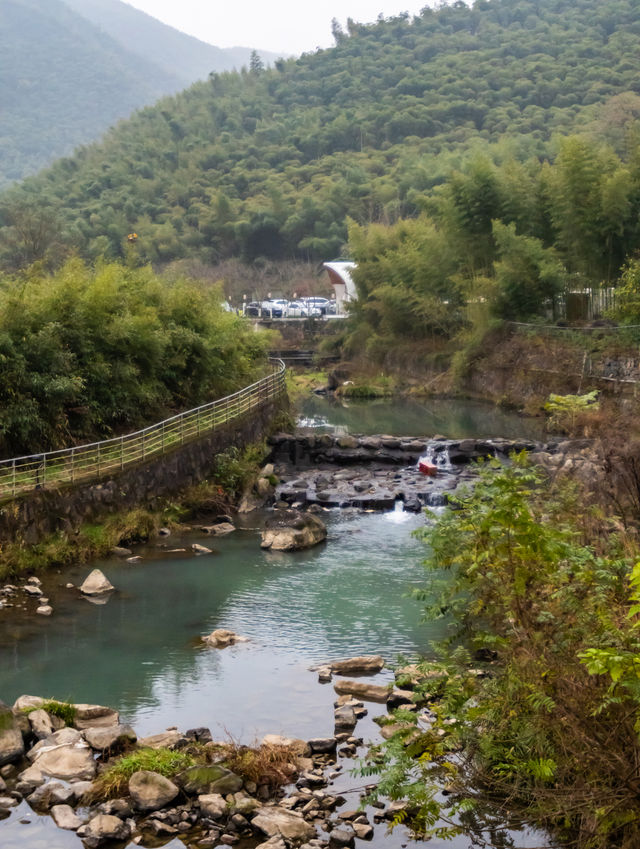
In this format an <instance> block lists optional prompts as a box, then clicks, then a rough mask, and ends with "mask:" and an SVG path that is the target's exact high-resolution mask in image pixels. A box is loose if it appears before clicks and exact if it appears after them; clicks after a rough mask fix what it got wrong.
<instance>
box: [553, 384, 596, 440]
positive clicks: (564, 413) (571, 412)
mask: <svg viewBox="0 0 640 849" xmlns="http://www.w3.org/2000/svg"><path fill="white" fill-rule="evenodd" d="M544 408H545V410H546V411H547V412H548V413H550V417H549V427H550V428H551V429H552V430H561V431H568V432H569V433H572V432H573V430H574V427H575V423H576V417H577V416H578V415H579V414H580V413H583V412H584V411H585V410H598V409H599V408H600V404H599V402H598V390H597V389H594V390H593V391H592V392H587V393H586V394H585V395H554V394H553V393H552V394H551V395H549V400H548V401H547V403H546V404H545V405H544Z"/></svg>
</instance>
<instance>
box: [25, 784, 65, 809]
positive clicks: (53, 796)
mask: <svg viewBox="0 0 640 849" xmlns="http://www.w3.org/2000/svg"><path fill="white" fill-rule="evenodd" d="M73 798H74V793H73V791H72V790H70V788H69V787H67V786H66V785H65V784H62V782H60V781H48V782H47V783H46V784H41V785H40V786H39V787H37V788H36V789H35V790H34V791H33V793H31V795H30V796H27V802H28V803H29V804H30V805H31V807H32V808H35V810H37V811H48V810H49V808H51V807H53V806H54V805H66V804H67V803H68V802H70V801H71V800H72V799H73Z"/></svg>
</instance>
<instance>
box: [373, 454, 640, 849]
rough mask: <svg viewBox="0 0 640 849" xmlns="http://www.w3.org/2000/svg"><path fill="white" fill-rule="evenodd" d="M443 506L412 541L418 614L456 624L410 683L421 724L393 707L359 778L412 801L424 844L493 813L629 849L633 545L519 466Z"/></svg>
mask: <svg viewBox="0 0 640 849" xmlns="http://www.w3.org/2000/svg"><path fill="white" fill-rule="evenodd" d="M453 502H454V504H455V505H456V506H457V508H458V509H457V510H454V511H447V513H445V514H442V515H441V516H439V517H438V518H437V519H436V520H434V521H432V522H431V523H430V524H429V525H428V526H427V527H426V529H425V530H424V531H423V532H421V533H420V536H421V538H422V539H423V540H424V542H425V543H426V544H427V545H428V546H429V556H428V559H427V561H426V568H427V570H428V571H429V573H430V577H429V581H428V584H427V586H428V588H427V589H425V590H424V591H421V593H420V597H421V598H422V599H423V600H424V601H425V603H426V608H425V613H426V615H427V616H428V617H429V618H433V617H434V616H435V617H443V616H444V617H447V618H448V619H449V621H450V622H451V623H452V630H451V642H450V644H449V648H448V649H447V650H446V655H447V656H448V658H449V659H448V661H447V662H445V663H443V664H440V665H435V666H423V667H422V670H421V673H420V674H418V676H417V678H418V679H420V678H421V679H422V683H421V684H419V685H418V687H417V692H416V700H417V701H420V699H426V700H427V701H428V702H429V707H430V708H431V710H432V714H431V722H430V723H427V725H426V726H425V724H424V723H421V722H420V721H419V720H418V718H417V716H416V714H414V713H411V712H409V711H403V712H402V713H401V714H400V715H399V717H398V718H399V720H400V721H401V722H402V723H403V725H402V729H401V730H400V731H399V732H398V733H397V734H396V737H395V738H394V739H393V740H392V742H391V743H390V744H389V745H388V746H387V747H386V748H384V747H383V748H382V750H380V751H379V752H378V753H377V754H375V755H374V764H373V766H371V767H369V768H367V769H366V770H365V772H379V771H382V772H383V785H382V790H383V792H389V793H390V794H391V795H392V796H393V797H394V798H408V799H409V800H410V811H409V816H410V817H413V820H414V824H415V827H416V829H417V830H418V831H420V832H429V831H431V830H432V829H434V828H435V827H436V824H437V822H438V820H439V819H440V817H441V815H444V816H445V817H448V818H450V817H452V816H454V817H455V816H459V817H460V821H462V822H464V821H465V818H466V819H467V820H468V819H470V818H473V815H474V810H480V809H481V808H482V807H483V806H486V805H488V806H489V808H490V809H491V807H492V806H494V807H495V806H498V805H499V806H500V809H501V811H502V812H503V813H504V811H505V810H508V811H511V812H512V813H513V816H514V821H515V822H518V821H519V822H521V823H523V824H528V825H535V826H542V827H545V828H549V829H550V830H551V831H552V832H554V833H555V834H557V835H559V836H560V838H561V840H562V842H563V845H567V846H576V847H580V849H605V847H611V846H614V845H615V846H616V847H619V849H631V847H635V846H637V845H638V842H639V841H640V804H639V803H638V782H639V781H640V773H639V772H638V763H639V762H640V741H639V736H638V728H639V727H640V690H639V688H638V675H637V658H638V656H639V653H640V634H639V630H638V628H639V626H638V600H639V598H640V592H639V586H640V574H639V572H638V567H637V566H634V563H635V562H636V561H637V558H638V553H639V552H638V547H637V541H636V539H635V535H634V534H633V533H626V532H625V531H624V529H623V527H622V525H621V523H620V522H619V521H617V520H616V519H615V518H608V517H607V516H606V515H605V514H604V513H603V512H602V509H601V508H600V507H598V505H597V504H596V503H594V502H593V499H591V504H592V506H589V501H588V500H587V499H586V498H585V493H584V492H582V491H581V490H580V488H579V487H578V486H577V485H574V484H569V483H566V482H565V483H558V484H552V483H551V482H550V481H549V480H548V479H547V478H546V476H544V475H543V474H542V473H540V472H539V471H537V470H536V469H533V468H531V467H530V465H529V464H528V461H527V459H526V458H525V457H524V456H520V457H516V458H514V461H513V464H512V465H511V466H510V467H508V468H500V467H498V466H497V464H495V465H494V464H492V466H491V467H490V468H486V469H485V470H483V471H482V472H481V474H480V478H479V480H478V482H477V484H476V485H475V487H474V489H473V490H472V491H467V492H466V493H464V492H463V493H459V494H456V496H454V498H453ZM472 655H473V656H475V665H474V664H473V663H472V661H471V656H472ZM489 659H491V660H490V662H488V663H487V662H485V663H482V662H481V661H483V660H484V661H487V660H489ZM413 676H414V680H415V677H416V675H415V670H414V671H413ZM405 683H406V682H405ZM376 758H377V762H376ZM443 782H445V783H446V784H447V785H448V789H449V792H450V794H451V795H449V796H448V797H447V800H446V801H445V802H444V803H442V801H438V800H439V799H441V797H439V795H438V794H439V790H440V788H441V786H442V783H443ZM441 825H442V823H441Z"/></svg>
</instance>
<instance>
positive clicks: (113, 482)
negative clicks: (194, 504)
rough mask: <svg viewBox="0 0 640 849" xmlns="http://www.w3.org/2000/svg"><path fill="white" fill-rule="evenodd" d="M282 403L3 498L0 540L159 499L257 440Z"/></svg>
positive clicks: (34, 535) (33, 536)
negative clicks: (123, 463) (156, 452)
mask: <svg viewBox="0 0 640 849" xmlns="http://www.w3.org/2000/svg"><path fill="white" fill-rule="evenodd" d="M287 406H288V400H287V398H286V396H284V397H283V398H282V399H281V400H280V401H274V402H272V403H271V404H269V405H266V406H265V407H263V408H262V409H261V410H258V411H256V410H253V411H252V412H251V414H250V415H249V416H247V417H246V418H245V419H241V420H236V421H234V422H232V423H230V424H229V425H228V426H227V427H226V428H221V429H220V430H216V431H215V432H214V433H211V434H209V435H208V436H204V437H202V438H201V439H199V440H197V441H195V442H190V443H188V444H187V445H182V446H179V447H178V448H175V449H174V450H173V451H171V452H169V453H167V454H164V455H163V456H161V457H158V458H155V459H154V460H151V461H150V462H148V463H144V464H140V465H138V466H133V467H130V468H127V469H124V470H123V471H121V472H119V473H117V474H113V473H110V474H109V475H108V476H105V477H104V478H103V479H101V480H99V481H93V482H91V483H87V484H84V485H82V484H76V485H74V486H70V485H65V486H61V487H54V488H51V489H41V490H37V491H34V492H32V493H28V494H26V495H22V496H20V497H19V498H16V499H15V500H14V501H10V502H5V503H4V504H3V505H2V507H0V540H10V541H13V540H16V539H18V538H20V539H23V540H24V541H25V542H27V543H29V544H34V543H37V542H39V541H40V540H42V539H43V538H44V537H46V536H47V535H49V534H52V533H54V532H55V531H58V530H64V531H71V532H73V531H74V530H75V529H77V528H78V527H79V526H80V525H81V524H82V523H83V522H87V521H92V520H95V519H97V518H99V517H100V516H101V515H104V514H107V513H115V512H117V511H120V510H126V509H129V508H132V507H135V506H149V507H153V506H154V505H155V504H156V503H157V502H158V501H159V500H160V499H164V498H166V497H167V496H171V495H174V494H175V493H177V492H178V491H179V490H181V489H183V488H185V487H187V486H190V485H191V484H194V483H198V482H199V481H202V480H205V479H206V478H207V477H208V475H210V474H211V472H212V470H213V466H214V460H215V457H216V454H219V453H221V452H222V451H224V450H226V449H227V448H229V447H231V446H237V447H243V446H245V445H248V444H250V443H252V442H257V441H259V440H260V439H262V438H263V437H264V436H265V434H266V433H268V431H269V426H270V424H271V422H272V420H273V418H274V417H275V415H276V414H277V413H278V412H280V411H281V410H282V409H284V408H286V407H287Z"/></svg>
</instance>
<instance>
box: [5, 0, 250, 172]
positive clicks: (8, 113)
mask: <svg viewBox="0 0 640 849" xmlns="http://www.w3.org/2000/svg"><path fill="white" fill-rule="evenodd" d="M72 5H73V6H74V7H76V8H77V9H79V10H80V9H81V8H82V7H83V6H84V5H86V6H87V17H89V11H90V10H95V11H96V20H97V18H98V17H100V18H101V20H102V23H101V26H100V27H98V26H97V25H96V23H93V22H92V21H91V20H89V19H87V17H84V16H83V15H81V14H78V13H77V11H74V9H73V8H71V6H72ZM98 10H99V11H100V12H101V13H104V14H101V15H100V16H98V14H97V13H98ZM127 10H130V11H127ZM107 12H110V14H111V16H112V20H113V26H112V27H110V26H109V24H108V15H107V14H106V13H107ZM127 16H129V17H130V19H131V34H130V36H131V37H130V38H125V37H124V35H123V33H122V32H119V30H121V29H126V22H127V19H128V17H127ZM152 44H155V45H156V46H157V48H158V51H159V52H161V53H163V54H164V56H165V59H164V60H163V61H161V62H159V61H158V52H157V51H155V50H152V49H150V45H152ZM136 45H138V46H139V48H140V49H136ZM247 52H248V51H247ZM234 65H236V66H240V62H239V61H238V58H237V56H236V55H235V53H233V52H226V51H220V50H218V48H215V47H211V46H209V45H205V44H203V43H202V42H200V41H198V40H197V39H195V38H190V37H189V36H187V35H184V34H182V33H179V32H177V31H176V30H172V29H171V28H170V27H165V26H164V24H161V23H159V22H158V21H154V19H153V18H150V17H149V16H148V15H144V14H143V13H141V12H137V11H136V10H134V9H132V8H131V7H129V6H127V5H126V4H124V3H119V2H116V0H111V2H110V3H109V4H107V3H100V5H99V7H98V3H97V0H96V2H95V3H94V2H93V0H84V2H80V0H75V2H74V3H64V2H62V0H2V4H1V5H0V85H1V87H2V104H1V122H0V187H2V186H5V185H7V184H8V183H10V182H12V181H15V180H19V179H21V178H22V177H23V176H25V175H27V174H33V173H35V172H36V171H37V170H39V169H40V168H42V167H43V166H44V165H46V164H47V163H49V162H51V161H53V160H54V159H55V158H56V157H58V156H62V155H64V154H68V153H70V152H71V151H72V150H73V149H74V148H75V147H76V146H77V145H79V144H84V143H87V142H90V141H93V140H95V139H96V138H98V137H99V136H100V135H101V134H102V133H103V132H104V131H105V130H106V129H107V128H108V127H109V126H111V125H112V124H114V123H115V122H116V121H118V120H119V119H120V118H125V117H127V116H129V115H130V114H131V113H132V112H133V111H134V110H135V109H137V108H138V107H140V106H144V105H145V104H149V103H153V102H155V101H157V100H158V99H159V98H160V97H162V96H163V95H166V94H170V93H173V92H176V91H179V90H180V89H182V88H184V87H185V85H187V84H189V83H192V82H193V81H195V80H196V79H200V78H205V77H206V76H207V74H208V73H209V72H210V71H212V70H221V69H225V68H230V67H233V66H234Z"/></svg>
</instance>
